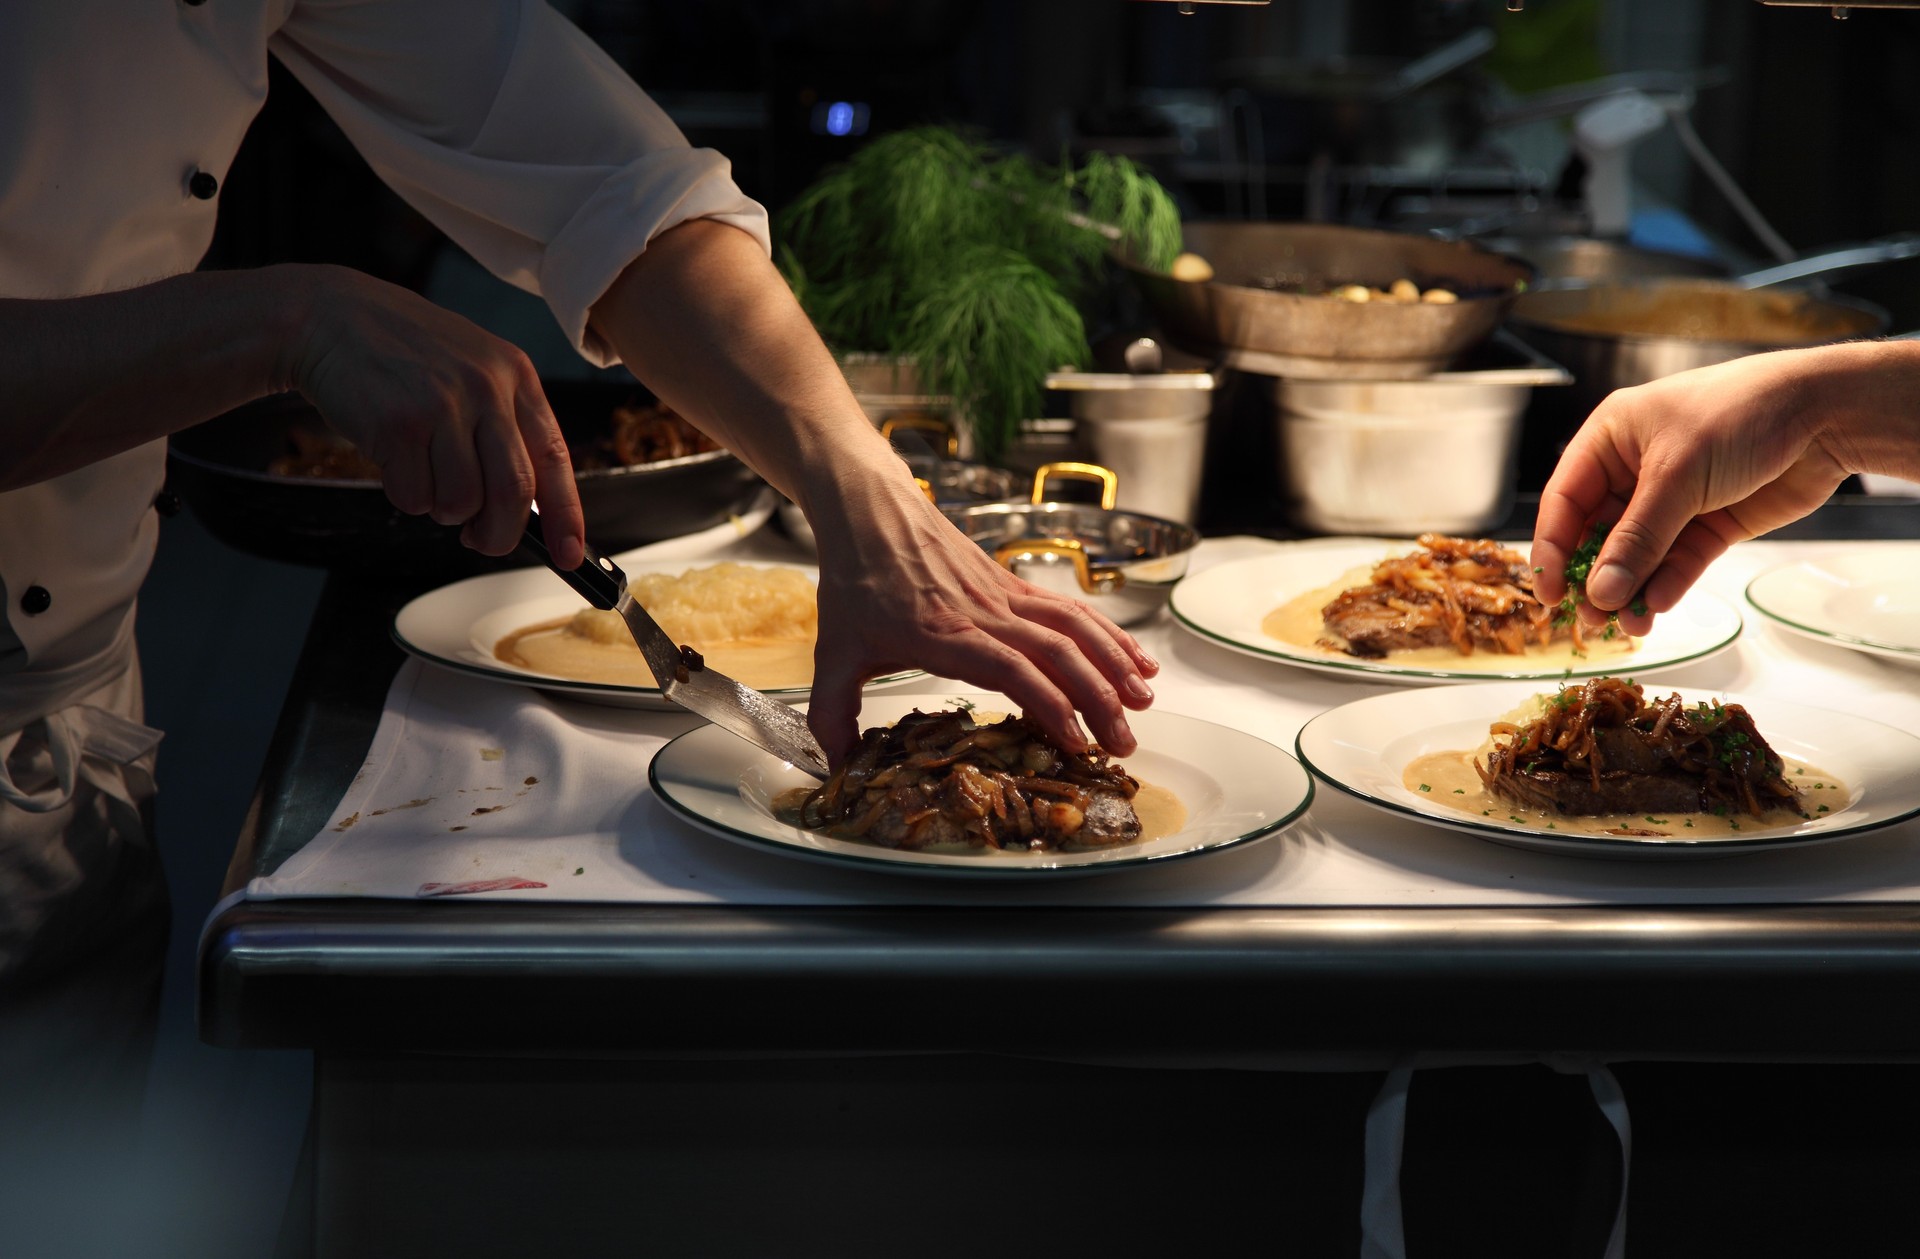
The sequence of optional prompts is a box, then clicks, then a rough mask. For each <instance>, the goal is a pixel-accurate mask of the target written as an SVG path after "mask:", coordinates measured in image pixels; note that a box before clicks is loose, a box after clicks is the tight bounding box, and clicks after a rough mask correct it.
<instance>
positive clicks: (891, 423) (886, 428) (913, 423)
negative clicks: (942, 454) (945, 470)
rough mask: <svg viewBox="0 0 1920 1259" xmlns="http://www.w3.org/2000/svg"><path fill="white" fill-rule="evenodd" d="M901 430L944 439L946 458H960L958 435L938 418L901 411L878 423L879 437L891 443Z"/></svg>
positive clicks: (949, 425)
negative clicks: (904, 429)
mask: <svg viewBox="0 0 1920 1259" xmlns="http://www.w3.org/2000/svg"><path fill="white" fill-rule="evenodd" d="M903 428H906V429H914V430H916V431H918V432H922V433H932V434H934V435H935V436H937V437H944V438H946V439H947V458H949V459H958V458H959V457H960V435H959V434H957V433H955V432H954V431H953V425H951V424H949V423H947V422H946V421H945V420H943V419H940V418H939V417H938V416H932V415H924V414H922V413H921V412H918V411H902V412H900V413H898V414H897V415H889V416H888V417H887V418H886V419H884V420H882V421H880V436H882V437H884V438H886V439H887V440H888V441H889V442H891V441H892V440H893V435H894V434H895V433H897V432H899V431H900V430H901V429H903Z"/></svg>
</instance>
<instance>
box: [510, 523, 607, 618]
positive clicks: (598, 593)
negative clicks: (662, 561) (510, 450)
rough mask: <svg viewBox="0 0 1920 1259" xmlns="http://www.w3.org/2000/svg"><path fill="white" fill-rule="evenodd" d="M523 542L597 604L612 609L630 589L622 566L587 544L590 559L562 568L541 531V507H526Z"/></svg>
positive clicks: (591, 601) (604, 608)
mask: <svg viewBox="0 0 1920 1259" xmlns="http://www.w3.org/2000/svg"><path fill="white" fill-rule="evenodd" d="M520 545H521V546H523V547H525V548H526V549H527V550H528V551H531V552H532V553H533V555H534V558H536V559H538V560H539V561H540V562H541V563H542V564H545V565H546V566H547V567H548V568H550V569H552V570H553V571H554V572H556V573H558V574H560V577H561V578H562V580H564V581H565V582H566V583H567V584H568V585H569V586H572V587H573V588H574V590H576V591H578V592H579V594H580V597H581V598H583V599H585V600H586V601H587V602H588V603H591V604H592V605H593V606H594V607H596V608H600V609H601V610H603V611H607V612H611V611H612V610H613V609H614V606H615V605H616V604H618V603H619V602H620V596H621V595H623V594H625V593H626V592H627V575H626V574H625V573H623V572H621V571H620V566H619V565H618V564H616V563H614V562H613V561H612V560H610V559H608V558H607V557H606V556H604V555H602V554H600V552H598V551H596V550H594V549H593V547H592V546H588V547H587V558H586V559H585V560H584V561H582V563H581V565H580V567H578V568H575V569H565V568H561V567H560V566H559V565H558V564H555V563H554V562H553V553H552V552H551V551H549V550H547V539H546V537H545V535H544V534H542V533H541V531H540V509H539V508H538V507H530V508H528V509H527V531H526V534H525V536H523V537H522V538H521V539H520Z"/></svg>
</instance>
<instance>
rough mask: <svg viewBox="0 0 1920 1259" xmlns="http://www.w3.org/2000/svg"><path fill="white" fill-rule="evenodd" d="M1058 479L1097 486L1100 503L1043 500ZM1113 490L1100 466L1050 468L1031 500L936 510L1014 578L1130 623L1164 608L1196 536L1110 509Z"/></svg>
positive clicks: (1175, 526) (1037, 477)
mask: <svg viewBox="0 0 1920 1259" xmlns="http://www.w3.org/2000/svg"><path fill="white" fill-rule="evenodd" d="M1059 479H1081V480H1092V481H1097V482H1099V483H1100V485H1101V495H1100V505H1099V506H1095V505H1093V504H1091V503H1062V502H1054V501H1049V500H1048V499H1047V498H1046V489H1047V484H1048V482H1050V481H1054V480H1059ZM1117 490H1118V480H1117V478H1115V476H1114V474H1113V473H1112V472H1111V471H1109V470H1108V469H1106V468H1102V467H1099V466H1097V465H1094V464H1083V463H1053V464H1047V465H1045V466H1043V467H1042V468H1041V469H1040V470H1039V471H1038V472H1037V473H1035V475H1034V480H1033V493H1032V496H1031V501H1029V502H1025V503H981V504H976V505H974V506H970V507H948V508H943V509H942V512H943V514H944V515H945V516H946V517H947V519H949V520H951V521H953V523H954V524H955V525H956V526H957V527H958V528H959V529H960V531H961V532H962V533H964V534H966V535H967V536H968V537H969V538H972V539H973V540H974V541H975V542H977V543H979V544H980V545H981V546H982V547H983V548H985V549H986V551H987V552H988V553H989V554H990V555H992V556H993V557H994V559H995V560H997V561H998V562H999V563H1000V564H1002V565H1003V566H1004V567H1005V568H1006V569H1007V570H1008V571H1009V572H1011V573H1013V574H1014V575H1016V576H1018V577H1020V578H1022V579H1024V580H1026V581H1030V582H1032V583H1033V584H1034V585H1036V586H1042V587H1045V588H1047V589H1049V590H1053V591H1056V592H1058V593H1060V594H1063V595H1066V596H1068V597H1069V598H1074V599H1080V600H1083V601H1084V602H1086V604H1087V605H1088V606H1089V607H1093V608H1097V609H1099V610H1100V611H1101V612H1102V613H1104V614H1105V615H1106V616H1107V617H1109V618H1110V619H1112V620H1113V621H1114V622H1115V623H1116V624H1119V625H1132V624H1134V623H1136V622H1138V621H1142V620H1145V619H1146V618H1147V617H1149V616H1152V615H1153V614H1154V613H1155V612H1157V611H1159V610H1160V609H1161V608H1162V607H1163V606H1165V604H1166V602H1167V596H1168V595H1169V594H1170V593H1171V592H1172V590H1173V585H1174V583H1175V582H1177V581H1179V580H1180V579H1181V578H1182V577H1184V576H1185V575H1186V572H1187V564H1188V561H1189V560H1190V559H1191V558H1192V555H1193V548H1194V547H1196V546H1198V545H1200V535H1199V533H1198V532H1196V531H1195V530H1194V529H1192V528H1191V527H1189V526H1187V525H1183V524H1178V523H1176V522H1174V521H1171V520H1162V519H1160V518H1159V517H1157V516H1143V515H1141V514H1140V513H1138V512H1130V511H1116V510H1114V507H1113V504H1114V500H1115V496H1116V494H1117Z"/></svg>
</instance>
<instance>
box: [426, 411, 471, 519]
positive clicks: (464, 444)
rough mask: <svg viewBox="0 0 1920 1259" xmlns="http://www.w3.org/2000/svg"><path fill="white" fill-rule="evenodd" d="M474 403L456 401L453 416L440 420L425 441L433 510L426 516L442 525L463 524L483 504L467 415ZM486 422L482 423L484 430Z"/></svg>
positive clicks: (442, 417)
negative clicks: (431, 480)
mask: <svg viewBox="0 0 1920 1259" xmlns="http://www.w3.org/2000/svg"><path fill="white" fill-rule="evenodd" d="M472 405H473V403H471V402H466V403H464V404H463V403H462V402H460V401H458V400H457V396H456V401H455V402H454V405H453V407H452V408H451V411H452V413H450V414H446V415H442V416H440V417H439V422H438V423H436V424H435V425H434V426H433V435H432V436H431V437H430V438H428V439H427V462H428V465H429V466H430V467H431V468H432V469H433V509H432V510H431V511H429V512H428V513H427V514H428V515H429V516H431V517H433V519H434V520H435V521H436V522H438V523H440V524H443V525H464V524H466V523H467V521H469V520H471V519H473V518H474V517H475V516H476V515H478V514H479V512H480V506H481V504H482V503H483V502H484V501H485V491H484V489H483V484H484V483H483V479H482V476H481V472H480V455H479V452H478V451H476V450H475V449H474V441H475V434H474V430H473V428H472V427H471V420H470V419H469V417H468V415H466V414H463V413H462V412H464V411H465V410H466V409H467V408H468V407H471V406H472ZM484 425H485V421H484V420H482V421H481V426H483V427H484Z"/></svg>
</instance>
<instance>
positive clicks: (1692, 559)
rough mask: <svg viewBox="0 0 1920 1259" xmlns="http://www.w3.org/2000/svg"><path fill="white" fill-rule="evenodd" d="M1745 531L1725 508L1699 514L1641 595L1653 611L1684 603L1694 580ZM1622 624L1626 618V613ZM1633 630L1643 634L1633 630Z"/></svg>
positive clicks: (1642, 589)
mask: <svg viewBox="0 0 1920 1259" xmlns="http://www.w3.org/2000/svg"><path fill="white" fill-rule="evenodd" d="M1745 536H1746V535H1745V533H1744V531H1742V530H1740V528H1739V526H1738V525H1737V524H1736V523H1735V522H1734V520H1733V517H1732V516H1731V515H1730V514H1729V513H1727V512H1725V511H1711V512H1708V513H1706V514H1705V515H1703V516H1699V517H1696V518H1695V519H1693V520H1691V521H1689V522H1688V523H1687V526H1686V528H1684V529H1682V530H1681V531H1680V536H1679V537H1677V538H1675V539H1674V540H1673V545H1672V546H1670V547H1668V548H1667V554H1666V558H1665V559H1663V560H1662V561H1661V562H1660V567H1659V568H1657V569H1655V570H1654V573H1653V576H1651V577H1649V578H1648V579H1647V581H1646V584H1645V585H1643V586H1642V587H1641V591H1640V597H1641V599H1643V600H1644V601H1645V603H1646V606H1647V607H1648V608H1649V609H1651V610H1652V611H1654V612H1656V613H1658V612H1666V611H1669V610H1671V609H1672V608H1673V607H1674V606H1675V605H1677V604H1678V603H1679V602H1680V599H1681V597H1682V596H1683V595H1685V594H1686V593H1687V591H1689V590H1691V589H1692V588H1693V583H1694V582H1696V581H1698V580H1700V577H1701V574H1703V573H1705V572H1706V571H1707V566H1708V565H1710V564H1712V563H1713V562H1714V561H1715V560H1717V559H1719V558H1720V557H1721V556H1722V555H1725V554H1726V553H1727V549H1728V548H1729V547H1730V546H1732V545H1733V543H1735V542H1737V541H1739V540H1740V539H1741V538H1743V537H1745ZM1621 621H1622V623H1623V624H1624V623H1625V621H1626V617H1625V616H1624V615H1623V616H1622V618H1621ZM1629 632H1631V633H1640V632H1642V631H1639V630H1631V631H1629Z"/></svg>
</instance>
